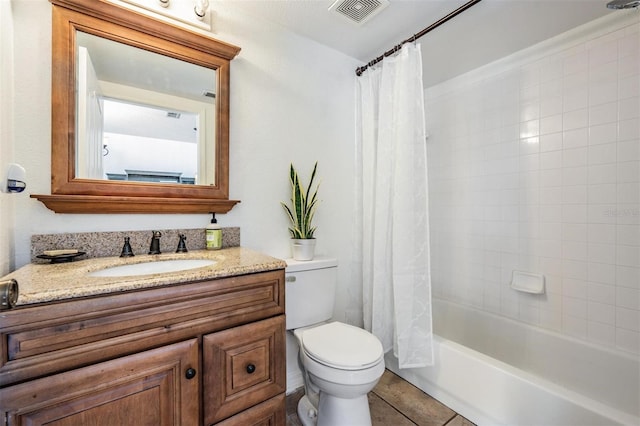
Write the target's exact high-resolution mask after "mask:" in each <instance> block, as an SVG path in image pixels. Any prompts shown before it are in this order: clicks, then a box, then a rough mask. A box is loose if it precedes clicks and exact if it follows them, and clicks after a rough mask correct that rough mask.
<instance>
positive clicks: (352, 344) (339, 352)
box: [301, 322, 384, 370]
mask: <svg viewBox="0 0 640 426" xmlns="http://www.w3.org/2000/svg"><path fill="white" fill-rule="evenodd" d="M301 337H302V339H301V340H302V346H303V349H304V351H305V353H306V354H307V356H309V358H311V359H313V360H315V361H316V362H319V363H321V364H324V365H326V366H328V367H333V368H337V369H341V370H363V369H367V368H370V367H372V366H374V365H376V364H378V363H380V361H381V360H382V357H383V355H384V352H383V349H382V344H381V343H380V341H379V340H378V339H377V338H376V337H375V336H374V335H373V334H371V333H369V332H368V331H365V330H363V329H361V328H358V327H354V326H352V325H348V324H343V323H341V322H332V323H329V324H324V325H320V326H317V327H313V328H311V329H308V330H305V331H304V333H303V334H302V336H301Z"/></svg>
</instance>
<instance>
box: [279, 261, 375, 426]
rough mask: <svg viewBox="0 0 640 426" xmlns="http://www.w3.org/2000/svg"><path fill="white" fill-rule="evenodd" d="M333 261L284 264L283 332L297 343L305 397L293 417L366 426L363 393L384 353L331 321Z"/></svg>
mask: <svg viewBox="0 0 640 426" xmlns="http://www.w3.org/2000/svg"><path fill="white" fill-rule="evenodd" d="M337 266H338V263H337V260H336V259H325V258H321V259H314V260H310V261H295V260H287V268H286V270H285V282H286V297H285V301H286V305H285V314H286V328H287V330H289V331H292V332H293V335H294V336H295V340H296V341H297V344H298V363H299V366H300V369H301V370H302V376H303V381H304V389H305V395H304V396H303V397H302V398H301V399H300V402H299V403H298V417H299V418H300V421H301V422H302V424H303V425H305V426H310V425H318V426H329V425H330V426H367V425H371V414H370V412H369V402H368V399H367V393H368V392H369V391H370V390H372V389H373V388H374V386H375V385H376V384H377V383H378V380H380V377H381V376H382V373H384V367H385V366H384V358H383V356H384V352H383V349H382V344H381V343H380V341H379V340H378V339H377V338H376V337H375V336H374V335H372V334H371V333H369V332H367V331H365V330H363V329H361V328H358V327H354V326H352V325H348V324H344V323H341V322H338V321H330V320H331V317H332V316H333V304H334V297H335V287H336V270H337Z"/></svg>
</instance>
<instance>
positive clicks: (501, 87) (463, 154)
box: [426, 24, 640, 353]
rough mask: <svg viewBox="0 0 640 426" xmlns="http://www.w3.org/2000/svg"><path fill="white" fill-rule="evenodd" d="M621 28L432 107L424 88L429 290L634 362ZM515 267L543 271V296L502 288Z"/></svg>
mask: <svg viewBox="0 0 640 426" xmlns="http://www.w3.org/2000/svg"><path fill="white" fill-rule="evenodd" d="M631 28H632V29H633V30H632V31H630V32H625V31H623V30H621V31H615V32H612V33H610V34H605V35H604V36H602V37H597V38H596V37H594V38H593V39H588V38H586V39H585V40H584V41H583V42H582V43H579V44H577V45H574V46H573V47H572V48H571V49H568V50H567V51H564V52H560V53H553V54H550V55H548V56H546V57H544V56H543V57H541V58H539V59H536V60H535V61H532V62H531V63H530V64H525V65H524V66H513V67H512V66H509V65H505V64H507V62H503V63H502V65H498V66H496V70H495V71H496V73H495V75H494V76H491V75H490V73H487V70H486V69H485V70H484V74H483V78H482V79H478V80H475V83H470V84H466V85H464V86H453V85H449V86H447V83H443V84H444V86H443V87H442V88H438V89H437V90H435V91H434V93H438V94H439V95H438V96H439V97H438V98H437V99H430V97H429V94H430V90H427V92H426V93H427V105H428V107H427V109H428V110H427V117H428V121H429V123H430V126H432V127H433V130H430V133H431V137H430V139H429V144H428V145H429V148H428V149H429V154H430V155H429V167H430V179H431V181H430V190H431V191H432V201H433V203H432V205H431V209H432V223H433V225H434V226H433V228H434V231H433V236H432V251H433V252H434V258H433V262H434V271H436V272H434V277H438V279H437V283H435V284H434V294H438V295H440V296H442V297H446V298H451V299H454V300H457V301H459V302H462V303H468V304H471V305H473V306H477V307H478V308H480V309H485V310H487V311H490V312H494V313H497V314H499V315H503V316H507V317H509V318H513V319H515V320H518V321H523V322H526V323H529V324H532V325H536V326H540V327H544V328H548V329H551V330H557V331H559V332H561V333H565V334H567V335H570V336H573V337H576V338H579V339H584V340H587V341H589V342H592V343H594V344H599V345H603V346H610V347H616V348H618V349H620V350H624V351H628V352H633V353H640V348H639V343H640V339H639V337H638V336H639V333H640V331H639V330H638V328H640V325H639V326H636V323H637V322H638V314H639V313H640V306H639V305H640V300H638V297H640V295H639V293H640V93H639V91H640V66H639V64H640V51H639V50H638V49H639V47H638V39H639V38H638V34H640V24H634V25H633V26H632V27H631ZM444 87H447V90H444ZM496 93H497V94H498V95H497V96H496ZM432 154H433V155H432ZM432 176H433V177H432ZM436 253H437V254H436ZM514 269H519V270H528V271H532V272H540V273H543V274H544V275H545V278H546V296H545V298H532V297H527V295H522V294H519V293H516V292H515V291H514V290H512V289H511V288H509V282H510V279H511V274H512V271H513V270H514ZM435 281H436V279H435V278H434V282H435ZM634 321H635V323H634Z"/></svg>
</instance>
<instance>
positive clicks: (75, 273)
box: [3, 247, 286, 306]
mask: <svg viewBox="0 0 640 426" xmlns="http://www.w3.org/2000/svg"><path fill="white" fill-rule="evenodd" d="M174 259H211V260H215V261H216V263H215V264H213V265H211V266H204V267H201V268H195V269H188V270H184V271H178V272H165V273H160V274H148V275H136V276H124V277H92V276H89V275H88V274H89V273H91V272H95V271H98V270H102V269H105V268H110V267H113V266H120V265H129V264H134V263H144V262H149V261H161V260H174ZM285 267H286V263H285V262H284V261H283V260H280V259H276V258H274V257H271V256H267V255H265V254H262V253H259V252H256V251H253V250H250V249H246V248H242V247H231V248H226V249H222V250H213V251H208V250H194V251H189V252H188V253H166V254H165V253H163V254H159V255H136V256H135V257H124V258H121V257H99V258H92V259H86V260H79V261H75V262H66V263H57V264H46V265H42V264H34V263H31V264H29V265H25V266H23V267H22V268H20V269H18V270H16V271H14V272H12V273H10V274H9V275H6V276H5V277H3V280H4V279H11V278H13V279H15V280H16V281H17V282H18V287H19V292H18V301H17V303H16V306H20V305H28V304H33V303H43V302H52V301H58V300H64V299H70V298H74V297H83V296H95V295H99V294H107V293H114V292H120V291H126V290H135V289H142V288H149V287H157V286H162V285H168V284H179V283H186V282H191V281H202V280H207V279H214V278H222V277H229V276H234V275H243V274H249V273H254V272H263V271H270V270H274V269H284V268H285Z"/></svg>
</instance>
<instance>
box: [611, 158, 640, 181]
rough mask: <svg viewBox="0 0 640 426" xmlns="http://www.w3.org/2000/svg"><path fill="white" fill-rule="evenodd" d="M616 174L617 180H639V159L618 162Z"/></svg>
mask: <svg viewBox="0 0 640 426" xmlns="http://www.w3.org/2000/svg"><path fill="white" fill-rule="evenodd" d="M616 174H617V176H616V180H617V182H640V161H624V162H619V163H618V167H617V168H616Z"/></svg>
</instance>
